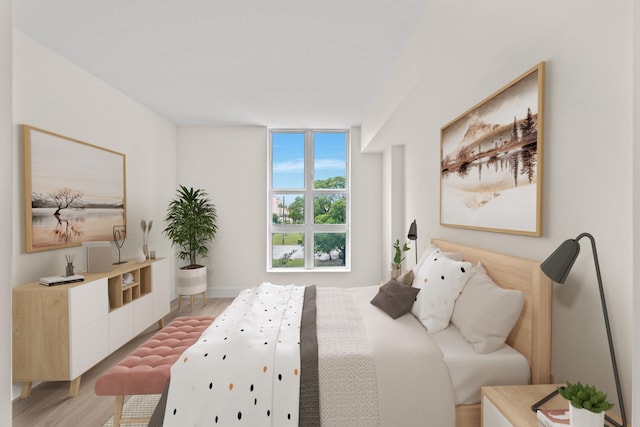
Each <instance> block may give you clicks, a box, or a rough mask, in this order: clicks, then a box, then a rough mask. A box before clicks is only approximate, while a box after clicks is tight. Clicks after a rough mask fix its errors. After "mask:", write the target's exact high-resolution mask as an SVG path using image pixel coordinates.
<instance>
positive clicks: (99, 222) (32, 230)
mask: <svg viewBox="0 0 640 427" xmlns="http://www.w3.org/2000/svg"><path fill="white" fill-rule="evenodd" d="M22 142H23V151H24V158H23V160H24V162H23V166H24V167H23V173H24V224H25V251H26V252H38V251H46V250H52V249H60V248H67V247H72V246H80V245H82V243H83V242H93V241H105V240H108V241H110V240H112V239H113V226H114V225H124V224H126V176H125V171H126V158H125V155H124V154H122V153H118V152H116V151H112V150H108V149H106V148H102V147H98V146H96V145H92V144H89V143H86V142H83V141H79V140H76V139H72V138H68V137H66V136H62V135H58V134H56V133H53V132H49V131H46V130H43V129H38V128H35V127H32V126H29V125H22Z"/></svg>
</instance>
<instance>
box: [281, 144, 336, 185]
mask: <svg viewBox="0 0 640 427" xmlns="http://www.w3.org/2000/svg"><path fill="white" fill-rule="evenodd" d="M314 135H315V138H314V164H315V170H314V179H326V178H330V177H334V176H345V174H346V161H347V160H346V159H347V157H346V155H347V152H346V133H342V132H316V133H315V134H314ZM272 138H273V139H272V144H273V147H272V149H273V150H272V152H273V154H272V155H273V159H272V160H273V181H272V185H273V188H304V132H299V133H277V132H274V133H273V134H272Z"/></svg>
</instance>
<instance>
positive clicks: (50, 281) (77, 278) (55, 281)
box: [40, 274, 84, 286]
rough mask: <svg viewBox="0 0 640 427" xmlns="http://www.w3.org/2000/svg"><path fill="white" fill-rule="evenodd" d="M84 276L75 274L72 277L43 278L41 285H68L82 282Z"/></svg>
mask: <svg viewBox="0 0 640 427" xmlns="http://www.w3.org/2000/svg"><path fill="white" fill-rule="evenodd" d="M83 280H84V276H81V275H79V274H74V275H72V276H49V277H41V278H40V284H41V285H44V286H56V285H66V284H67V283H75V282H82V281H83Z"/></svg>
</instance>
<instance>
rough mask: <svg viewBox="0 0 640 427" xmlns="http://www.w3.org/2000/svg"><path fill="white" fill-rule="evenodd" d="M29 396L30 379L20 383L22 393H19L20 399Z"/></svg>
mask: <svg viewBox="0 0 640 427" xmlns="http://www.w3.org/2000/svg"><path fill="white" fill-rule="evenodd" d="M29 396H31V381H27V382H24V383H22V393H20V398H21V399H26V398H27V397H29Z"/></svg>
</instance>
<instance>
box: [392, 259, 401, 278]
mask: <svg viewBox="0 0 640 427" xmlns="http://www.w3.org/2000/svg"><path fill="white" fill-rule="evenodd" d="M401 273H402V264H398V263H395V262H392V263H391V278H392V279H397V278H398V277H400V274H401Z"/></svg>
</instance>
